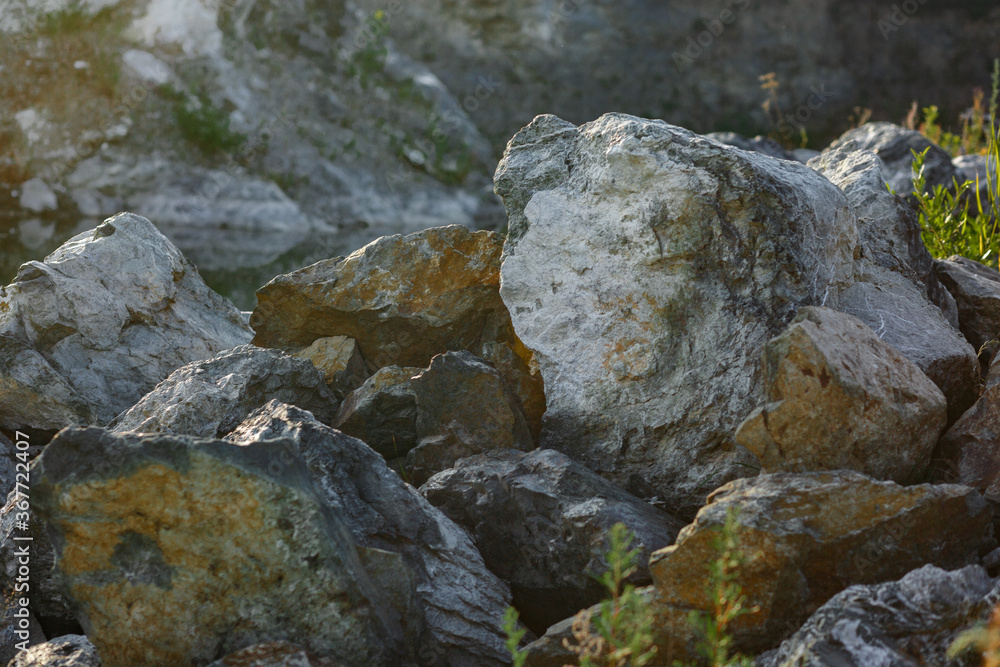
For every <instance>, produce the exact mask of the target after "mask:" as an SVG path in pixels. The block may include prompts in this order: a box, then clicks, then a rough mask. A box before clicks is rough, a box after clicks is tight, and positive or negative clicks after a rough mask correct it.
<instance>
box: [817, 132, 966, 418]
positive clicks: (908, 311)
mask: <svg viewBox="0 0 1000 667" xmlns="http://www.w3.org/2000/svg"><path fill="white" fill-rule="evenodd" d="M809 166H810V167H811V168H813V169H815V170H816V171H818V172H819V173H821V174H823V175H824V176H826V177H827V178H828V179H830V181H831V182H833V183H834V184H835V185H837V186H838V187H840V188H841V189H842V190H843V191H844V194H845V195H846V196H847V199H848V201H850V203H851V207H852V208H853V210H854V213H855V215H856V216H857V222H858V236H859V244H858V253H857V257H856V261H855V264H854V280H853V282H852V284H851V285H850V286H849V287H847V288H846V289H842V290H840V291H839V292H838V293H837V294H836V295H835V296H834V298H833V299H831V300H830V302H829V303H828V304H827V305H829V306H831V307H833V308H836V309H837V310H842V311H843V312H845V313H848V314H850V315H854V316H855V317H857V318H858V319H860V320H861V321H862V322H864V323H865V324H867V325H868V326H869V327H870V328H871V329H872V330H873V331H875V333H876V334H878V336H879V338H881V339H882V340H884V341H885V342H886V343H888V344H889V345H891V346H892V347H894V348H896V349H897V350H898V351H899V352H900V353H902V355H903V356H904V357H906V358H907V359H909V360H910V361H912V362H913V363H914V364H916V365H917V367H918V368H920V370H922V371H923V372H924V373H925V374H926V375H927V376H928V377H929V378H931V380H933V381H934V383H935V384H936V385H937V386H938V387H939V388H940V389H941V391H942V392H943V393H944V395H945V397H946V398H947V399H948V417H949V422H953V421H955V420H956V419H958V417H959V416H960V415H961V414H962V413H963V412H965V410H966V409H968V407H969V406H970V405H972V404H973V403H974V402H975V400H976V396H977V395H978V391H979V366H978V364H977V362H976V355H975V350H973V349H972V346H970V345H969V343H968V342H967V341H966V340H965V339H964V338H963V337H962V335H961V333H960V332H959V331H958V328H957V325H958V317H957V315H958V310H957V308H956V307H955V305H954V299H953V298H952V297H951V296H950V294H949V293H948V292H947V290H945V289H944V287H943V286H942V285H941V283H940V282H939V281H938V278H937V275H936V274H935V273H934V270H933V269H934V262H933V260H932V259H931V256H930V254H929V253H928V252H927V249H926V248H925V247H924V244H923V241H922V240H921V239H920V226H919V224H918V222H917V218H916V214H915V212H914V211H913V210H912V208H911V207H910V206H909V205H908V204H906V202H904V201H902V200H901V199H900V198H898V197H896V196H894V195H893V194H891V193H890V192H889V191H888V190H887V189H886V188H885V179H884V173H885V171H884V169H883V163H882V161H881V160H880V158H879V157H878V155H876V154H875V153H872V152H871V151H860V152H851V150H850V146H849V145H848V146H845V147H844V148H843V149H839V150H831V151H828V152H826V153H823V154H822V155H821V156H820V157H818V158H815V159H813V160H811V161H810V162H809ZM952 318H953V319H954V321H950V320H951V319H952Z"/></svg>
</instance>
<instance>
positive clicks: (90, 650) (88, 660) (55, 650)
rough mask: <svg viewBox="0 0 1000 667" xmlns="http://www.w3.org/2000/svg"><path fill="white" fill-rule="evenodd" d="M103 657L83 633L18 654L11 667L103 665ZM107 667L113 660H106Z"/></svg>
mask: <svg viewBox="0 0 1000 667" xmlns="http://www.w3.org/2000/svg"><path fill="white" fill-rule="evenodd" d="M101 664H102V663H101V658H100V656H99V655H97V649H96V648H95V647H94V645H93V644H91V643H90V640H89V639H87V638H86V637H84V636H83V635H63V636H62V637H56V638H55V639H53V640H51V641H47V642H45V643H44V644H39V645H37V646H33V647H31V648H30V649H28V650H27V651H24V652H21V653H18V654H17V657H16V658H14V659H13V660H11V661H10V667H101ZM103 664H104V665H105V667H109V666H111V665H113V664H114V663H113V662H107V661H106V662H104V663H103Z"/></svg>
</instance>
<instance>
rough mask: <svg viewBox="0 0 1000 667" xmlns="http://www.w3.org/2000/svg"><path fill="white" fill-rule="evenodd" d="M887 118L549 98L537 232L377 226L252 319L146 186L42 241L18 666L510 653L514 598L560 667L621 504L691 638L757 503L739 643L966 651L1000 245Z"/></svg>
mask: <svg viewBox="0 0 1000 667" xmlns="http://www.w3.org/2000/svg"><path fill="white" fill-rule="evenodd" d="M896 129H897V130H898V131H899V132H904V131H903V130H901V129H899V128H896ZM873 136H877V137H878V140H879V141H880V142H883V143H885V144H886V145H893V144H892V142H891V141H888V139H886V133H885V132H882V131H880V132H878V133H874V134H873ZM880 145H881V144H880ZM880 145H874V146H859V140H858V139H857V138H854V139H851V138H849V137H848V138H845V140H844V141H842V142H840V143H839V144H838V145H837V146H835V147H833V148H831V149H830V150H828V151H827V152H825V153H823V154H821V155H819V156H817V157H815V158H813V159H812V160H811V161H810V162H809V164H808V165H805V164H801V163H798V162H793V161H787V160H783V159H779V158H776V157H773V156H771V155H767V154H765V153H762V152H748V151H745V150H742V149H740V148H737V147H734V146H731V145H727V144H724V143H720V142H718V141H715V140H713V139H711V138H706V137H702V136H698V135H695V134H693V133H691V132H688V131H686V130H683V129H681V128H677V127H674V126H671V125H668V124H666V123H663V122H661V121H649V120H642V119H639V118H634V117H631V116H624V115H618V114H609V115H606V116H603V117H601V118H600V119H598V120H596V121H594V122H592V123H589V124H586V125H583V126H580V127H577V126H574V125H572V124H570V123H567V122H565V121H562V120H560V119H558V118H556V117H554V116H540V117H538V118H536V119H535V120H534V121H533V122H532V123H531V124H530V125H529V126H527V127H526V128H524V129H523V130H522V131H521V132H520V133H518V134H517V136H515V137H514V138H513V139H512V140H511V142H510V144H509V145H508V147H507V151H506V154H505V156H504V158H503V161H502V162H501V163H500V166H499V168H498V170H497V174H496V179H495V182H496V188H497V192H498V193H499V194H500V195H501V196H502V197H503V199H504V202H505V205H506V208H507V215H508V219H509V233H508V235H507V237H506V239H504V238H502V237H500V236H498V235H497V234H495V233H493V232H488V231H479V232H470V231H468V230H467V229H465V228H464V227H459V226H449V227H439V228H433V229H429V230H425V231H422V232H418V233H416V234H412V235H409V236H390V237H384V238H381V239H379V240H377V241H375V242H373V243H371V244H369V245H367V246H365V247H364V248H362V249H360V250H358V251H357V252H355V253H353V254H351V255H350V256H348V257H338V258H334V259H329V260H325V261H322V262H319V263H317V264H314V265H312V266H309V267H307V268H304V269H300V270H298V271H295V272H293V273H290V274H287V275H281V276H278V277H276V278H275V279H274V280H272V281H271V282H269V283H268V284H267V285H264V286H263V287H262V288H261V289H260V290H259V291H258V305H257V308H256V309H255V310H254V312H253V313H252V314H251V315H250V316H249V325H248V324H247V323H246V319H245V318H244V315H243V314H241V313H239V312H238V311H237V310H236V309H235V308H234V307H233V306H232V305H231V304H229V303H228V302H226V301H225V300H223V299H221V298H220V297H219V296H218V295H216V294H214V293H213V292H212V291H211V290H209V289H208V288H207V287H206V286H205V285H204V283H203V282H202V281H201V279H200V277H199V275H198V273H197V271H196V270H194V269H193V267H192V266H191V265H190V263H188V262H187V260H186V259H185V258H184V257H183V255H182V254H181V253H180V252H179V251H178V250H177V249H176V247H175V246H174V245H173V244H172V243H171V242H170V241H168V240H167V239H166V237H164V236H163V235H162V234H160V233H159V232H158V231H157V229H156V228H155V226H154V225H153V224H152V223H151V222H149V221H148V220H146V219H145V218H141V217H139V216H136V215H132V214H121V215H118V216H115V217H113V218H110V219H108V220H106V221H105V222H104V223H103V224H101V225H100V226H99V227H97V228H96V229H94V230H92V231H90V232H86V233H83V234H80V235H79V236H77V237H75V238H74V239H72V240H71V241H70V242H68V243H67V244H66V245H64V246H63V247H62V248H60V249H59V250H58V251H56V252H55V253H54V254H52V255H50V256H49V257H48V258H46V260H45V261H44V262H31V263H29V264H26V265H24V266H23V267H22V269H21V271H20V272H19V274H18V277H17V279H16V280H15V281H14V282H13V283H11V284H10V285H8V286H7V287H6V288H4V289H3V290H2V291H0V380H2V381H0V429H2V432H3V433H4V436H2V437H0V453H2V454H3V456H0V483H2V484H3V488H2V489H0V491H2V492H3V493H4V494H7V493H8V492H9V496H8V500H7V504H6V506H5V507H4V508H3V510H2V511H0V563H2V564H3V568H2V569H0V587H2V588H3V590H4V591H5V593H13V592H14V591H15V590H16V588H15V587H16V585H17V583H18V582H19V581H20V580H19V579H18V577H19V576H20V575H19V567H20V566H21V565H22V561H20V560H19V558H21V554H22V553H23V547H22V546H21V545H22V544H24V543H27V538H31V541H30V545H31V547H30V551H31V559H30V567H31V578H30V592H28V594H27V595H26V597H25V600H24V602H25V604H20V601H19V600H18V596H16V595H9V594H8V595H5V597H4V598H3V599H4V600H5V602H4V604H5V605H6V606H5V608H4V614H5V615H4V617H3V619H4V620H3V625H0V636H2V637H3V639H4V641H3V647H4V648H3V649H0V659H2V660H10V659H13V662H12V663H11V664H13V665H16V666H18V667H27V666H28V665H32V666H34V665H56V664H64V663H62V662H59V661H65V660H73V661H75V662H74V663H73V664H78V665H98V664H103V665H105V666H112V667H113V666H116V665H136V664H144V665H179V664H192V665H209V664H211V665H229V666H235V665H255V666H258V667H267V666H278V665H292V664H295V665H305V664H309V665H359V666H360V665H421V666H430V665H459V666H464V665H475V666H479V665H483V666H485V665H502V664H508V663H509V662H510V656H509V653H508V651H507V649H506V648H505V646H504V639H505V634H504V630H503V627H502V618H503V615H504V610H505V609H506V607H507V606H508V605H511V604H513V605H514V606H515V607H516V608H517V609H518V610H519V611H520V613H521V619H522V621H523V622H524V624H525V625H526V626H527V628H528V630H529V635H528V637H529V642H527V651H528V654H529V655H528V664H530V665H546V666H547V665H563V664H567V663H570V662H573V661H574V656H573V654H572V653H571V652H569V651H568V649H567V648H566V647H565V645H564V642H563V641H562V640H563V639H565V638H568V637H570V636H571V633H572V626H571V621H572V617H573V616H574V614H576V612H577V611H579V610H581V609H585V608H587V607H590V606H592V605H595V604H597V603H598V602H599V601H600V600H601V599H602V597H603V589H602V587H601V586H600V585H598V584H597V583H596V582H595V581H594V580H593V578H592V577H591V576H590V575H591V574H595V573H600V572H603V571H604V570H605V569H606V568H607V566H608V564H607V562H606V552H607V550H608V546H609V545H608V533H609V529H610V527H611V526H612V525H614V524H616V523H619V522H621V523H624V524H625V525H626V526H627V527H628V528H629V529H630V530H631V531H632V533H633V534H634V536H635V542H634V545H635V547H636V548H637V549H638V550H639V551H638V553H639V567H638V568H637V569H636V571H635V572H634V573H633V574H632V575H631V576H630V578H629V582H630V583H632V584H634V585H636V586H639V587H642V588H641V595H643V596H644V598H645V599H646V600H647V601H648V603H649V608H650V610H651V613H652V614H653V616H654V618H655V623H654V635H655V643H656V645H657V648H658V653H657V658H656V660H657V663H656V664H663V665H668V664H672V661H673V660H677V659H679V660H691V659H694V658H695V655H696V653H695V651H696V646H697V643H698V641H699V636H698V634H697V633H696V632H695V630H694V629H693V627H692V626H691V625H690V623H689V621H688V616H689V613H690V612H691V611H692V610H707V609H710V608H711V605H712V600H711V598H710V596H709V593H708V592H707V591H706V587H705V581H706V577H707V574H708V571H707V568H706V565H707V563H708V562H710V561H711V560H713V558H714V557H715V547H714V542H715V539H714V538H715V536H716V535H717V534H718V530H719V527H720V526H721V525H723V524H724V523H725V521H726V518H727V517H728V516H730V510H731V509H732V508H739V510H740V512H739V515H738V524H737V526H736V528H735V530H734V537H735V539H736V540H737V542H738V544H739V548H740V550H741V551H742V552H743V553H744V555H745V557H746V560H745V563H744V566H743V568H742V569H741V570H740V572H739V573H738V583H739V584H740V585H741V586H742V589H743V592H744V593H745V594H746V596H747V604H748V605H752V606H755V607H756V608H757V609H758V611H757V612H756V613H754V614H751V615H747V616H743V617H741V618H740V619H739V621H738V622H737V623H735V624H734V625H733V626H732V628H731V630H732V637H733V641H734V644H733V648H734V649H736V650H740V651H744V652H747V653H752V654H755V655H759V656H760V658H759V659H760V660H761V661H762V664H766V665H775V666H777V665H785V664H789V663H790V662H794V664H800V663H802V662H803V661H804V662H808V663H809V664H813V665H827V664H829V665H833V664H837V665H841V664H856V665H862V664H872V663H871V660H872V658H871V656H873V655H877V656H878V660H880V661H882V662H884V663H886V664H909V663H907V662H905V661H906V660H911V659H918V658H919V660H922V661H923V662H924V663H925V664H944V663H945V662H946V661H947V658H946V656H945V652H946V650H947V647H948V646H949V645H950V643H951V642H952V640H953V639H954V638H955V637H956V636H957V635H958V633H959V632H960V631H961V630H962V629H964V628H967V627H970V626H972V625H973V624H974V623H976V622H977V621H980V620H982V619H984V618H985V617H986V616H987V615H988V613H989V610H990V607H991V605H992V603H993V602H994V601H995V600H996V599H997V596H1000V582H997V581H994V580H993V579H992V578H991V574H995V572H994V571H993V568H994V566H995V564H996V562H997V561H998V558H997V552H996V551H994V549H995V548H996V546H997V544H996V540H995V539H994V521H995V518H994V512H993V503H994V502H997V501H1000V450H998V446H997V443H998V437H1000V436H998V435H997V433H998V432H1000V426H997V424H998V423H1000V420H998V418H997V414H1000V412H998V410H1000V408H997V407H996V405H997V402H998V401H1000V393H998V391H1000V390H998V386H1000V365H998V364H1000V362H995V361H992V360H991V359H989V358H986V357H979V358H977V353H976V350H977V349H978V348H980V347H982V345H983V343H985V342H987V341H990V340H992V339H994V338H995V337H996V336H997V334H998V333H1000V332H998V329H1000V316H998V315H997V313H1000V309H998V308H1000V274H996V272H995V271H992V270H991V269H986V268H984V267H980V266H978V265H973V264H970V263H969V262H967V261H966V260H962V259H960V258H953V259H950V260H944V261H938V262H935V261H934V260H932V259H931V257H930V256H929V255H928V253H927V251H926V249H925V248H924V247H923V245H922V244H921V243H920V236H919V227H918V226H917V223H916V219H915V214H914V212H913V210H912V208H910V206H909V205H908V204H907V203H906V202H905V201H903V200H902V199H899V198H898V197H896V196H894V195H892V194H891V193H890V192H889V191H888V190H887V189H886V188H885V182H886V180H887V179H889V178H890V176H889V175H888V174H890V171H889V170H890V169H891V168H893V167H892V166H891V165H889V166H887V163H886V162H885V161H884V160H883V159H882V158H881V157H880V155H879V153H878V152H877V151H878V150H881V149H880ZM869 149H873V150H869ZM974 346H975V347H974ZM981 367H982V368H985V369H988V371H989V372H988V374H987V377H986V380H985V388H982V387H981V384H982V383H981V381H980V369H981ZM64 427H65V428H64ZM59 429H62V430H59ZM57 431H58V432H57ZM19 457H20V458H19ZM29 458H30V459H31V460H32V463H31V465H30V468H28V470H29V476H30V480H31V481H30V488H27V487H24V486H23V485H22V486H18V487H17V488H15V484H16V483H17V482H18V478H17V475H16V473H17V472H19V471H20V472H22V473H23V470H24V469H25V468H24V467H23V466H18V464H19V463H23V462H24V461H26V460H27V459H29ZM25 495H27V496H29V497H30V505H29V510H30V511H26V510H25V509H24V507H25V506H24V504H23V501H24V500H25V498H24V496H25ZM25 512H27V516H25ZM19 538H20V539H19ZM987 568H989V570H988V569H987ZM22 617H23V620H22ZM19 644H20V645H21V646H23V647H27V646H31V647H32V648H30V650H27V651H22V652H16V651H15V647H17V646H18V645H19ZM7 647H10V648H7ZM2 651H5V652H2ZM914 655H916V658H914ZM904 656H908V657H904ZM796 661H797V662H796ZM866 661H867V662H866Z"/></svg>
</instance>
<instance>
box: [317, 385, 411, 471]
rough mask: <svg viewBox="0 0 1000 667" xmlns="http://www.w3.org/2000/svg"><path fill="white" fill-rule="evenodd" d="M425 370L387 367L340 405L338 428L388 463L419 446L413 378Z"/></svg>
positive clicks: (336, 424)
mask: <svg viewBox="0 0 1000 667" xmlns="http://www.w3.org/2000/svg"><path fill="white" fill-rule="evenodd" d="M422 370H423V369H422V368H414V367H403V368H400V367H399V366H385V367H384V368H380V369H379V370H378V372H376V373H375V374H374V375H372V376H371V377H370V378H368V379H367V380H366V381H365V383H364V384H363V385H361V386H360V387H358V388H357V389H355V390H354V391H352V392H351V393H350V394H348V395H347V396H346V397H345V398H344V402H343V403H341V404H340V411H339V412H338V413H337V419H336V421H335V422H334V424H333V425H334V426H335V427H336V428H338V429H340V430H341V431H343V432H344V433H346V434H348V435H350V436H353V437H355V438H358V439H359V440H362V441H364V443H365V444H367V445H368V446H369V447H371V448H372V449H374V450H375V451H376V452H378V453H379V454H381V455H382V456H383V457H384V458H385V460H386V461H390V460H393V459H398V458H401V457H404V456H406V453H407V452H409V451H410V450H411V449H413V448H414V447H415V446H416V445H417V441H418V440H419V438H418V436H417V397H416V395H415V394H414V393H413V387H412V386H411V385H412V380H413V376H415V375H417V374H418V373H420V372H421V371H422Z"/></svg>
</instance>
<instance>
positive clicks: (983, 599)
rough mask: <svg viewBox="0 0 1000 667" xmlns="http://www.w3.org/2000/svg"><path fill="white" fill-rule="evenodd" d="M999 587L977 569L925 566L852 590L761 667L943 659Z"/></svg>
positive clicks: (895, 664)
mask: <svg viewBox="0 0 1000 667" xmlns="http://www.w3.org/2000/svg"><path fill="white" fill-rule="evenodd" d="M998 596H1000V585H998V584H997V582H995V581H994V580H992V579H991V578H990V577H989V575H988V574H987V573H986V570H984V569H983V568H982V567H980V566H978V565H970V566H968V567H965V568H962V569H960V570H954V571H951V572H948V571H945V570H942V569H941V568H938V567H935V566H933V565H925V566H924V567H922V568H920V569H919V570H914V571H913V572H910V573H909V574H907V575H906V576H905V577H903V578H902V579H899V580H898V581H889V582H886V583H884V584H876V585H869V586H864V585H858V586H851V587H850V588H848V589H847V590H845V591H843V592H841V593H838V594H837V595H835V596H834V597H833V598H831V599H830V601H829V602H827V603H826V604H824V605H823V606H822V607H820V608H819V609H817V610H816V612H815V613H814V614H813V615H812V616H811V617H810V618H809V620H808V621H806V624H805V625H803V626H802V628H801V629H799V631H798V632H796V633H795V634H794V635H793V636H792V637H791V638H789V639H787V640H785V641H784V642H782V644H781V647H780V648H779V649H778V650H777V651H775V652H774V653H772V654H770V655H768V656H767V658H766V659H764V660H763V661H762V662H759V663H758V664H759V665H761V667H792V666H793V665H794V666H796V667H868V666H869V665H885V666H886V667H890V666H891V667H917V665H941V666H944V665H948V666H949V667H951V666H955V667H957V666H958V665H966V664H972V663H971V662H970V661H968V660H967V659H966V658H972V656H965V657H963V658H960V659H957V660H952V659H949V658H948V655H947V654H948V647H949V646H951V645H952V643H953V642H954V641H955V639H956V638H957V637H958V635H959V634H960V633H961V632H962V631H963V630H967V629H970V628H971V627H973V626H974V625H976V624H978V623H983V622H985V621H986V620H987V619H988V617H989V613H990V610H991V609H992V607H993V605H994V604H995V603H996V600H997V597H998Z"/></svg>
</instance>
